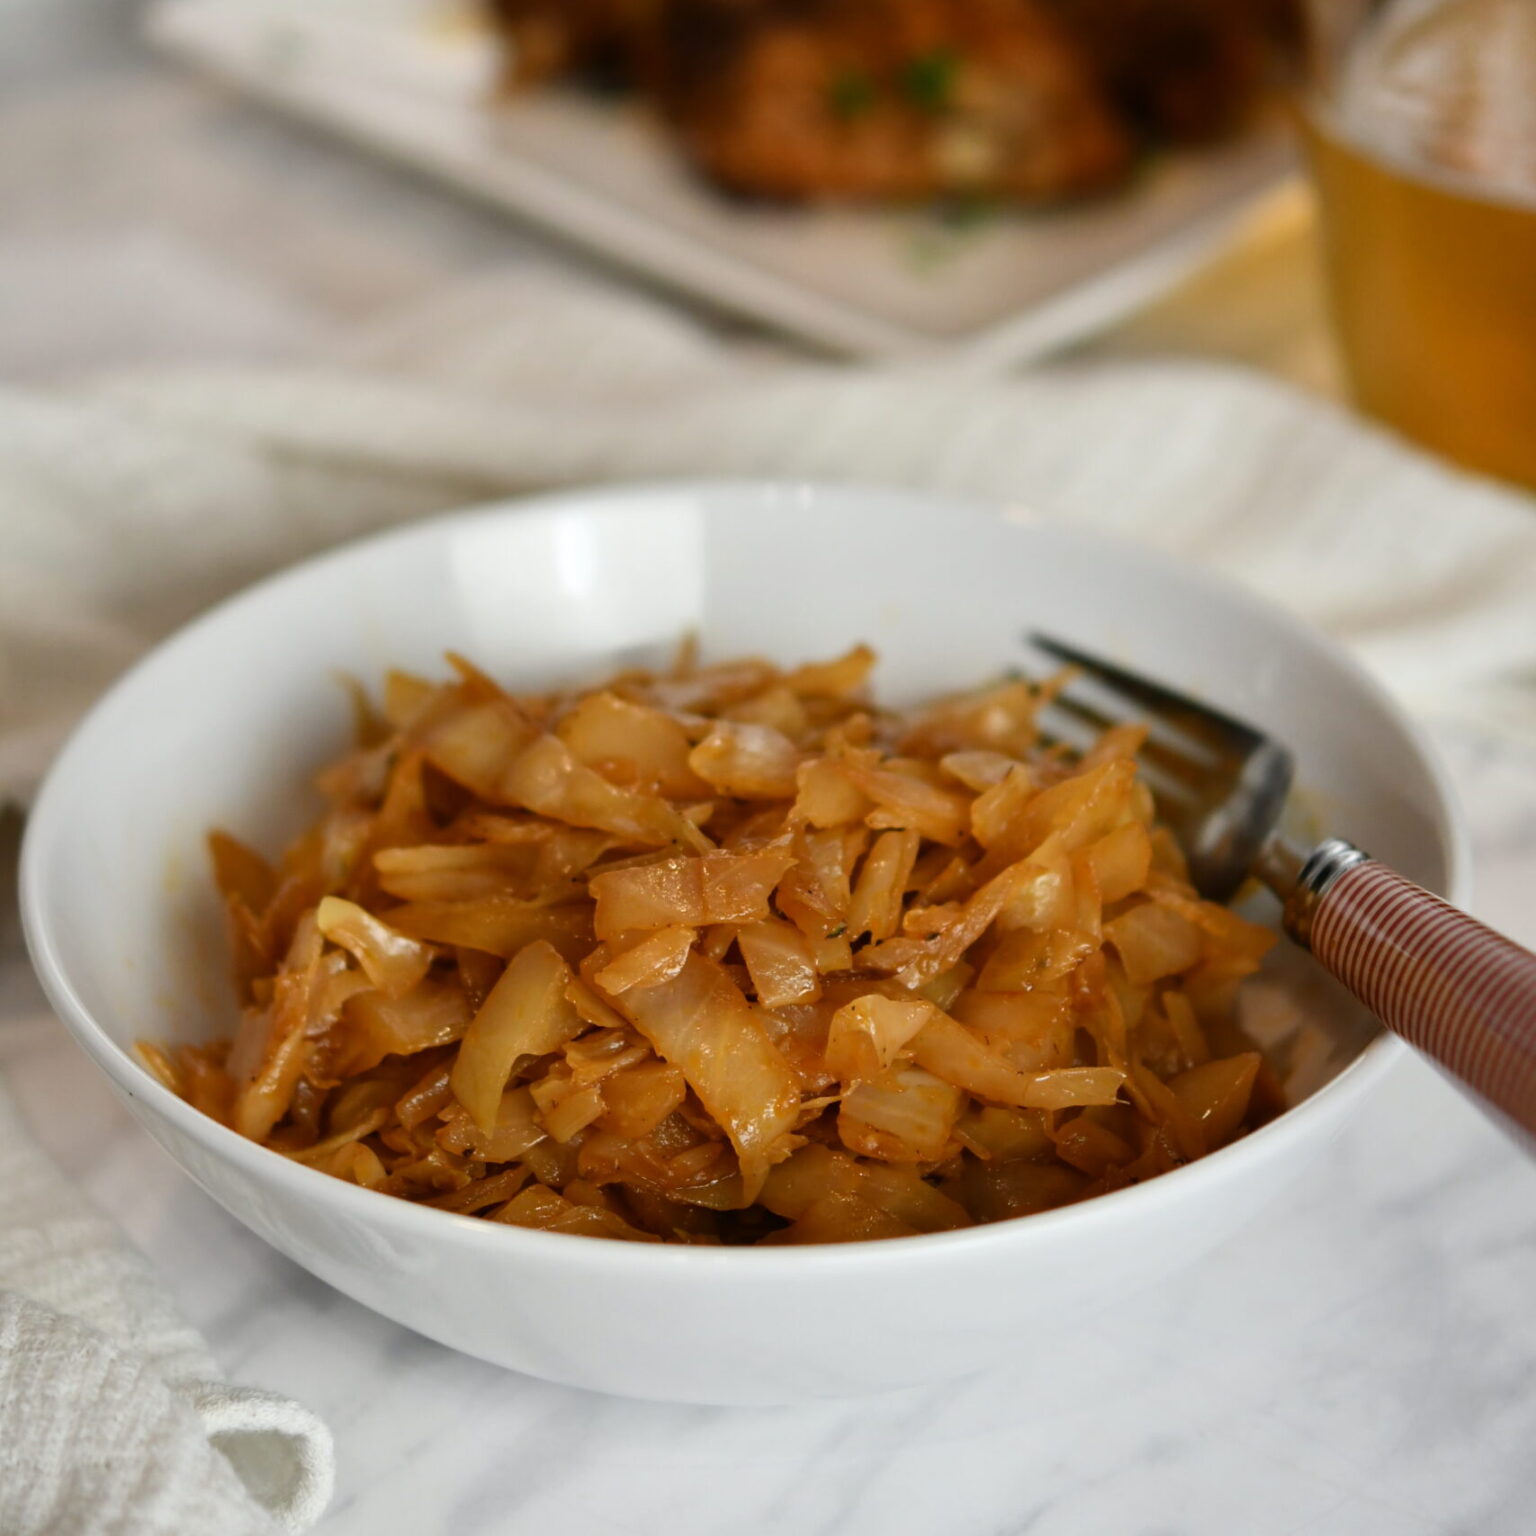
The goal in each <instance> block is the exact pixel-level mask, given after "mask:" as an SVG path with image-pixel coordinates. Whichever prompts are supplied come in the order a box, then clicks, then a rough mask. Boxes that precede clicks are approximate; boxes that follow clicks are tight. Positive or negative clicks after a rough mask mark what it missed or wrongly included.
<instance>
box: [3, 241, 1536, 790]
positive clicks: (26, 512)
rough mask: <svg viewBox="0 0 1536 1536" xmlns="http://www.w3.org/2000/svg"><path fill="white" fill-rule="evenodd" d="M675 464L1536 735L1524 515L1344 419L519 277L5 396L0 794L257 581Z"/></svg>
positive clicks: (1240, 396)
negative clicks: (509, 500) (994, 506)
mask: <svg viewBox="0 0 1536 1536" xmlns="http://www.w3.org/2000/svg"><path fill="white" fill-rule="evenodd" d="M668 475H771V476H808V477H820V478H825V479H862V480H871V481H881V482H886V483H895V484H903V485H908V486H914V487H920V488H928V489H932V490H935V491H943V492H946V493H951V494H966V495H973V496H976V497H982V498H990V499H994V500H996V499H1006V500H1008V501H1011V502H1022V503H1024V504H1026V505H1028V506H1029V507H1031V508H1032V509H1033V510H1034V511H1036V512H1037V513H1038V514H1039V515H1040V516H1042V517H1045V518H1053V519H1060V520H1063V521H1067V522H1074V523H1079V524H1085V525H1093V526H1097V527H1100V528H1107V529H1111V530H1115V531H1119V532H1123V533H1126V534H1128V535H1130V536H1132V537H1135V538H1138V539H1142V540H1145V541H1147V542H1149V543H1152V544H1155V545H1159V546H1161V547H1163V548H1164V549H1168V550H1172V551H1175V552H1178V553H1181V554H1183V555H1186V556H1188V557H1190V558H1192V559H1195V560H1198V561H1200V562H1202V563H1204V564H1206V565H1208V566H1211V567H1213V568H1215V569H1217V570H1219V571H1221V572H1223V573H1225V574H1227V575H1229V576H1232V577H1234V578H1236V579H1237V580H1239V581H1240V582H1242V583H1244V584H1245V585H1247V586H1249V587H1251V588H1254V589H1256V590H1257V591H1259V592H1261V593H1263V594H1264V595H1266V596H1268V597H1270V598H1271V599H1273V600H1274V601H1276V602H1278V603H1280V604H1281V605H1283V606H1285V607H1288V608H1290V609H1291V610H1293V611H1294V612H1296V613H1298V614H1301V615H1302V616H1304V617H1306V618H1308V619H1311V620H1313V621H1314V622H1316V623H1318V624H1320V625H1322V626H1323V627H1325V628H1327V629H1329V630H1331V631H1332V632H1333V633H1334V634H1335V635H1337V636H1339V637H1340V638H1342V639H1343V640H1345V641H1346V642H1347V643H1348V644H1350V645H1351V646H1352V647H1353V648H1354V649H1355V650H1356V651H1357V653H1358V654H1359V655H1360V656H1361V657H1362V658H1363V659H1364V660H1365V661H1366V662H1367V663H1368V664H1369V665H1371V666H1372V667H1373V668H1374V669H1375V670H1376V671H1377V673H1378V674H1379V675H1380V676H1381V677H1383V678H1384V679H1385V680H1386V682H1387V683H1388V684H1389V685H1390V686H1391V687H1393V688H1394V689H1395V690H1396V691H1397V692H1398V693H1399V694H1400V695H1401V696H1402V697H1404V698H1405V699H1406V700H1407V701H1408V702H1409V703H1410V704H1411V705H1413V706H1414V707H1417V708H1419V709H1421V710H1426V711H1441V712H1443V711H1455V712H1461V713H1468V712H1470V713H1475V714H1478V715H1480V716H1482V717H1484V718H1487V719H1498V720H1501V721H1506V722H1509V723H1514V724H1518V725H1521V726H1522V727H1524V728H1533V727H1536V704H1533V702H1532V701H1533V699H1536V694H1533V693H1532V692H1531V690H1530V688H1529V686H1528V684H1529V681H1530V679H1531V676H1532V674H1533V671H1536V515H1533V513H1536V504H1533V503H1532V501H1531V500H1530V499H1529V498H1527V497H1524V496H1521V495H1519V494H1518V493H1514V492H1510V491H1507V490H1503V489H1500V488H1498V487H1495V486H1493V485H1491V484H1489V483H1486V482H1483V481H1479V480H1476V479H1473V478H1471V477H1467V476H1462V475H1458V474H1456V473H1455V472H1453V471H1451V470H1449V469H1447V468H1444V467H1442V466H1440V465H1439V464H1437V463H1435V462H1433V461H1431V460H1430V459H1428V458H1426V457H1424V456H1421V455H1419V454H1416V453H1413V452H1411V451H1409V450H1406V449H1404V448H1403V447H1402V446H1400V445H1399V444H1398V443H1397V442H1395V441H1394V440H1392V439H1391V438H1389V437H1388V436H1387V435H1385V434H1384V433H1381V432H1378V431H1376V430H1373V429H1371V428H1369V427H1365V426H1362V425H1361V424H1359V423H1358V422H1357V421H1356V420H1354V419H1352V418H1351V417H1349V416H1348V415H1347V414H1346V413H1345V412H1343V411H1342V410H1340V409H1337V408H1334V407H1331V406H1329V405H1327V404H1324V403H1321V402H1318V401H1316V400H1312V399H1309V398H1306V397H1304V396H1301V395H1298V394H1295V393H1293V392H1291V391H1290V390H1288V389H1286V388H1284V387H1283V386H1280V385H1278V384H1275V383H1273V382H1271V381H1268V380H1266V379H1263V378H1261V377H1258V376H1255V375H1250V374H1246V373H1243V372H1241V371H1238V370H1232V369H1225V368H1219V367H1214V366H1210V365H1205V364H1198V363H1178V362H1169V363H1146V364H1140V365H1117V366H1114V367H1082V368H1071V367H1059V368H1056V369H1052V370H1045V371H1041V372H1038V373H1035V374H1027V375H1023V376H1019V377H1014V378H1005V379H998V378H993V377H983V376H972V375H968V374H966V373H963V372H954V371H949V372H946V371H944V370H942V369H940V368H936V367H932V366H930V367H927V368H904V369H887V370H883V371H875V370H867V369H865V370H856V369H851V368H847V367H841V366H837V365H830V364H828V365H818V364H811V363H806V362H800V361H790V360H788V359H784V358H781V357H778V356H776V355H772V354H767V353H762V352H758V353H753V354H750V355H747V356H743V355H742V353H741V351H740V349H734V348H728V347H725V346H722V344H721V343H720V341H719V339H718V337H717V335H716V334H715V333H714V332H713V331H711V330H709V329H706V328H704V327H702V326H699V325H696V324H694V323H692V322H690V321H688V320H686V319H683V318H682V317H680V316H679V315H677V314H675V313H674V312H672V311H670V310H668V309H666V308H664V307H663V306H661V305H660V304H657V303H653V302H651V301H648V300H645V299H641V298H639V297H636V296H634V295H631V294H628V293H621V292H618V291H606V290H604V289H601V288H598V287H596V286H595V285H593V284H592V283H590V282H587V281H584V282H582V283H581V284H580V285H579V286H578V285H576V284H575V283H573V282H571V281H569V280H567V279H565V278H564V277H562V276H561V275H560V274H559V273H558V272H549V273H547V274H545V273H540V272H538V271H532V272H520V273H516V274H513V275H511V276H508V277H503V278H496V279H492V280H487V281H485V282H482V283H480V284H478V285H475V286H472V287H469V288H465V289H460V290H458V291H456V292H454V293H452V294H450V295H448V296H447V297H445V298H444V299H443V300H442V301H441V302H438V303H435V304H434V305H432V306H431V307H430V308H428V309H425V310H422V311H418V312H416V313H413V314H409V315H406V316H402V317H400V318H399V319H398V320H397V321H396V322H394V323H392V324H390V325H388V326H382V327H377V328H375V329H373V330H371V331H370V332H369V333H368V334H366V335H364V336H360V337H358V338H356V339H355V340H354V341H353V343H352V344H351V345H350V346H348V347H347V348H346V349H345V350H344V351H342V352H341V353H340V355H337V354H336V353H335V352H333V353H332V355H331V356H329V357H328V358H327V359H326V360H324V362H316V363H314V364H312V365H309V366H304V367H302V368H296V367H282V368H279V367H269V368H265V369H257V368H249V367H246V368H242V369H240V370H239V371H219V370H211V369H195V368H182V369H160V370H157V371H155V372H154V373H145V374H141V375H136V376H122V375H118V376H115V377H113V378H110V379H102V380H95V381H92V382H91V383H90V384H89V385H81V386H78V387H75V388H72V389H70V390H69V391H67V392H65V391H54V392H51V393H47V394H43V393H38V392H22V391H6V390H3V389H0V506H3V507H4V509H5V512H4V517H3V520H0V701H3V702H0V796H3V795H4V794H5V793H6V792H7V791H10V792H11V793H12V794H13V795H18V796H21V797H25V795H26V794H27V792H28V790H29V789H30V787H31V786H32V785H33V784H35V781H36V778H37V776H38V774H39V773H40V772H41V770H42V768H43V767H44V766H45V764H46V762H47V760H48V757H49V755H50V753H51V752H52V750H53V748H54V747H55V746H56V744H57V742H58V740H59V739H60V737H61V735H62V734H63V732H64V731H65V730H66V729H67V728H68V726H69V725H70V724H71V723H72V722H73V720H74V719H75V718H76V717H77V715H78V713H79V711H80V710H81V709H82V708H83V707H84V706H85V704H86V703H87V702H88V701H89V700H90V698H91V697H92V696H93V695H94V694H95V693H96V692H97V691H98V690H99V688H100V687H101V686H102V684H103V683H105V682H106V681H107V680H108V679H109V678H110V677H111V676H112V675H113V674H115V673H116V672H118V671H119V670H121V668H122V667H123V666H124V665H125V664H126V663H127V662H128V661H129V660H131V659H132V658H133V657H134V656H135V655H136V654H137V653H138V652H139V651H141V650H142V649H143V648H144V647H145V646H146V645H147V644H149V643H150V642H152V641H153V640H154V639H156V638H157V637H158V636H160V635H161V634H163V633H164V632H165V631H166V630H167V629H169V628H171V627H172V626H174V625H175V624H177V623H179V622H180V621H181V620H183V619H184V618H186V617H187V616H188V615H189V614H191V613H193V612H195V611H196V610H197V609H199V608H201V607H203V606H204V605H206V604H207V603H209V602H210V601H212V600H213V599H215V598H217V597H219V596H220V595H222V594H223V593H225V592H227V591H229V590H231V589H232V588H234V587H237V586H239V585H241V584H242V583H244V582H246V581H248V580H250V579H251V578H253V577H255V576H257V575H260V574H261V573H262V572H264V571H267V570H270V569H272V568H273V567H276V566H278V565H281V564H284V563H286V562H288V561H290V560H293V559H295V558H297V557H299V556H301V555H304V554H307V553H309V552H311V551H313V550H316V549H319V548H322V547H323V546H325V545H327V544H330V543H333V542H335V541H336V540H338V539H343V538H346V537H349V536H351V535H353V534H356V533H360V532H363V531H365V530H368V529H371V528H376V527H379V526H382V525H385V524H389V523H394V522H398V521H401V520H403V519H406V518H410V517H415V516H420V515H422V514H426V513H430V512H433V511H436V510H438V509H441V508H446V507H450V506H454V505H456V504H462V503H465V502H470V501H475V500H477V499H482V498H489V497H493V496H499V495H503V494H506V493H508V492H512V491H519V490H526V489H531V488H536V487H543V486H553V485H562V484H570V483H579V482H582V481H596V480H617V479H626V478H633V477H656V476H668Z"/></svg>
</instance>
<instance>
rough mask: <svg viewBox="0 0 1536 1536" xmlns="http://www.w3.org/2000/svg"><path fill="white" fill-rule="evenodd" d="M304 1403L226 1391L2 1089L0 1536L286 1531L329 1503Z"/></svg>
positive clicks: (324, 1451) (196, 1343)
mask: <svg viewBox="0 0 1536 1536" xmlns="http://www.w3.org/2000/svg"><path fill="white" fill-rule="evenodd" d="M332 1475H333V1473H332V1457H331V1438H330V1433H329V1431H328V1430H327V1429H326V1428H325V1426H324V1425H323V1424H322V1423H321V1422H320V1421H319V1420H318V1419H316V1418H315V1416H314V1415H313V1414H311V1413H310V1412H309V1411H308V1410H307V1409H304V1408H301V1407H299V1405H298V1404H297V1403H294V1402H291V1401H289V1400H288V1399H287V1398H284V1397H279V1396H277V1395H276V1394H275V1393H271V1392H259V1391H255V1390H253V1389H251V1388H240V1387H229V1386H226V1385H224V1383H223V1382H222V1381H221V1380H220V1379H219V1371H218V1368H217V1366H215V1365H214V1363H213V1360H212V1359H211V1358H210V1357H209V1354H208V1350H207V1346H206V1345H205V1344H204V1343H203V1341H202V1340H201V1339H200V1338H199V1337H198V1336H197V1334H196V1333H195V1332H194V1331H193V1330H192V1329H191V1328H189V1327H188V1326H187V1324H186V1323H185V1322H183V1321H182V1320H181V1318H179V1317H178V1316H177V1314H176V1311H175V1308H174V1307H173V1306H172V1304H171V1302H170V1299H169V1298H168V1297H167V1296H166V1294H165V1293H164V1291H163V1290H162V1289H161V1287H160V1284H159V1282H158V1281H157V1280H156V1279H155V1277H154V1276H153V1275H152V1274H151V1273H150V1270H149V1266H148V1265H147V1264H146V1263H145V1262H144V1260H143V1259H142V1258H141V1257H140V1256H139V1254H138V1253H136V1252H135V1251H134V1250H133V1249H132V1248H130V1247H129V1246H128V1244H127V1242H126V1241H125V1240H124V1238H123V1236H122V1234H121V1233H120V1232H119V1231H118V1230H117V1228H116V1227H115V1226H113V1224H112V1223H111V1222H110V1221H108V1220H107V1219H106V1218H105V1217H104V1216H102V1215H99V1214H98V1213H97V1212H95V1211H94V1210H93V1209H92V1208H91V1206H90V1205H89V1204H88V1202H87V1201H86V1200H85V1198H84V1197H83V1196H82V1195H81V1194H80V1193H79V1192H78V1191H77V1190H75V1189H74V1188H73V1187H72V1186H71V1185H70V1184H69V1183H68V1182H67V1181H66V1180H65V1179H64V1177H63V1175H62V1174H60V1173H59V1171H58V1170H57V1169H56V1168H55V1167H54V1166H53V1165H52V1164H51V1163H50V1162H49V1161H48V1160H47V1158H45V1157H44V1156H43V1154H42V1153H41V1152H40V1151H38V1149H37V1147H36V1145H35V1144H34V1143H33V1142H32V1140H31V1138H30V1137H28V1135H27V1134H26V1132H25V1130H24V1129H23V1127H22V1125H21V1123H20V1121H19V1120H18V1118H17V1116H16V1112H15V1110H14V1109H13V1108H12V1106H11V1103H10V1100H9V1099H8V1098H7V1097H6V1095H5V1092H4V1090H3V1089H0V1531H4V1532H5V1533H6V1536H108V1533H111V1536H193V1533H202V1532H207V1533H209V1536H212V1533H214V1532H217V1533H218V1536H273V1533H275V1532H277V1531H279V1530H287V1531H303V1530H307V1529H308V1528H309V1527H310V1526H311V1525H312V1524H313V1523H314V1522H315V1521H316V1520H317V1519H318V1518H319V1517H320V1514H321V1512H322V1511H323V1510H324V1509H325V1506H326V1504H327V1503H328V1502H329V1501H330V1496H331V1483H332Z"/></svg>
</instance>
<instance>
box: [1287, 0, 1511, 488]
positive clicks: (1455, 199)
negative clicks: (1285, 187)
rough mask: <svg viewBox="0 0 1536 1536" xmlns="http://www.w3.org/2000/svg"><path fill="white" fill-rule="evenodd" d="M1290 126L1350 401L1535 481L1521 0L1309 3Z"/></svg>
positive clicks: (1428, 441) (1440, 446)
mask: <svg viewBox="0 0 1536 1536" xmlns="http://www.w3.org/2000/svg"><path fill="white" fill-rule="evenodd" d="M1311 9H1312V17H1311V20H1312V27H1311V41H1312V61H1311V62H1312V68H1311V83H1310V87H1309V89H1308V91H1307V93H1306V95H1305V98H1304V102H1303V111H1302V118H1303V129H1304V134H1305V137H1306V140H1307V145H1308V150H1309V153H1310V158H1311V162H1312V169H1313V174H1314V178H1315V181H1316V186H1317V193H1318V200H1319V204H1320V208H1321V214H1322V230H1323V246H1324V259H1325V263H1326V267H1327V275H1328V283H1329V289H1330V298H1331V302H1332V307H1333V313H1334V321H1335V325H1336V328H1337V332H1338V338H1339V342H1340V346H1341V348H1342V351H1343V355H1344V361H1345V364H1346V367H1347V370H1348V374H1349V379H1350V384H1351V387H1352V389H1353V391H1354V396H1355V399H1356V402H1357V403H1358V404H1359V406H1360V407H1361V408H1362V409H1363V410H1365V411H1366V412H1368V413H1369V414H1371V415H1372V416H1375V417H1377V418H1378V419H1380V420H1381V421H1383V422H1385V423H1387V424H1388V425H1389V426H1391V427H1394V428H1396V429H1397V430H1398V431H1400V432H1402V433H1404V434H1405V435H1407V436H1408V437H1411V438H1413V439H1415V440H1416V441H1418V442H1420V443H1422V444H1423V445H1424V446H1426V447H1428V448H1430V449H1433V450H1435V451H1437V452H1439V453H1442V454H1444V455H1446V456H1447V457H1449V458H1452V459H1454V460H1457V461H1458V462H1460V463H1462V464H1464V465H1467V466H1469V467H1471V468H1473V469H1477V470H1482V471H1485V472H1487V473H1490V474H1494V475H1499V476H1503V477H1504V478H1506V479H1509V480H1513V481H1516V482H1519V483H1522V484H1524V485H1527V486H1530V487H1533V488H1536V0H1384V3H1383V0H1377V3H1369V0H1312V5H1311Z"/></svg>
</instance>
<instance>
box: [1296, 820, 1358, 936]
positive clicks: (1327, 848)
mask: <svg viewBox="0 0 1536 1536" xmlns="http://www.w3.org/2000/svg"><path fill="white" fill-rule="evenodd" d="M1367 858H1369V855H1368V854H1365V853H1362V852H1361V851H1360V849H1358V848H1356V847H1355V845H1354V844H1353V843H1349V842H1346V841H1345V840H1344V839H1343V838H1342V837H1330V838H1325V839H1324V840H1323V841H1322V842H1320V843H1319V844H1318V845H1317V847H1316V848H1314V849H1313V850H1312V852H1311V853H1310V854H1308V855H1307V858H1306V861H1305V862H1304V863H1303V864H1302V866H1301V868H1300V870H1299V871H1297V874H1296V884H1295V886H1294V887H1293V888H1292V890H1291V891H1290V893H1289V894H1288V895H1286V896H1285V931H1286V932H1287V933H1288V934H1290V936H1291V937H1292V938H1293V939H1294V940H1295V941H1296V942H1297V943H1298V944H1300V945H1301V946H1302V948H1303V949H1311V948H1312V922H1313V919H1314V918H1315V917H1316V916H1317V909H1318V907H1319V905H1320V904H1321V902H1322V899H1323V897H1324V896H1326V895H1327V894H1328V892H1329V890H1330V889H1331V888H1332V887H1333V886H1334V885H1335V884H1336V883H1337V881H1338V879H1339V877H1340V876H1341V875H1343V874H1344V873H1345V872H1346V871H1347V870H1351V869H1353V868H1354V867H1355V866H1356V865H1357V864H1364V863H1365V862H1366V860H1367Z"/></svg>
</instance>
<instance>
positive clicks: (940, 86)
mask: <svg viewBox="0 0 1536 1536" xmlns="http://www.w3.org/2000/svg"><path fill="white" fill-rule="evenodd" d="M959 70H960V60H959V58H958V57H957V56H956V55H955V54H953V53H951V52H950V50H949V49H948V48H935V49H933V50H932V52H930V53H920V54H918V55H917V57H916V58H914V59H909V60H908V61H907V67H906V68H905V69H904V70H903V71H902V75H901V88H902V91H903V92H904V93H905V95H906V97H907V99H908V100H909V101H911V102H912V103H913V104H914V105H916V106H919V107H921V108H922V109H923V111H925V112H946V111H948V110H949V108H950V107H952V106H953V105H954V100H955V79H956V76H957V75H958V74H959Z"/></svg>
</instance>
